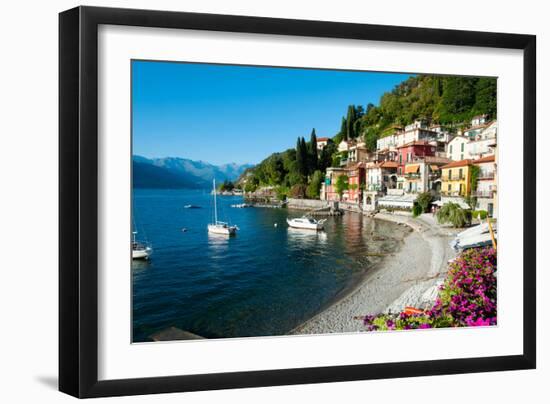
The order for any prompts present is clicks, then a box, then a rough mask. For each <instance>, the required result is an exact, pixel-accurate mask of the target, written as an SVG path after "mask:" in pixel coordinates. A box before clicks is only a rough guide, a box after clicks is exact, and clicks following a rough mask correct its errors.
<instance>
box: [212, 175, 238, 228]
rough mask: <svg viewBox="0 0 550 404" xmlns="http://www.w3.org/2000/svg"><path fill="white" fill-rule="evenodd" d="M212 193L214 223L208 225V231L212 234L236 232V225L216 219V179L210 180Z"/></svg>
mask: <svg viewBox="0 0 550 404" xmlns="http://www.w3.org/2000/svg"><path fill="white" fill-rule="evenodd" d="M212 186H213V189H212V194H213V195H214V223H210V224H209V225H208V233H212V234H225V235H226V236H233V235H235V234H237V226H230V225H229V223H227V222H221V221H219V220H218V205H217V200H216V196H217V195H216V180H215V179H214V180H212Z"/></svg>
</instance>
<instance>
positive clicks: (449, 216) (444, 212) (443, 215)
mask: <svg viewBox="0 0 550 404" xmlns="http://www.w3.org/2000/svg"><path fill="white" fill-rule="evenodd" d="M437 221H438V222H439V223H441V224H443V223H450V224H452V225H453V226H454V227H464V226H466V225H467V224H469V223H470V222H471V212H470V211H469V210H466V209H462V208H461V207H460V205H458V204H457V203H452V202H447V203H446V204H445V205H443V206H442V207H441V209H439V210H438V211H437Z"/></svg>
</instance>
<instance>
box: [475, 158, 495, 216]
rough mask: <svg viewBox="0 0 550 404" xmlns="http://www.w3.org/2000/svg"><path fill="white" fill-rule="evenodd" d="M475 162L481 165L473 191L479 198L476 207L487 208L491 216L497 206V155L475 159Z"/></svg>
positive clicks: (478, 165)
mask: <svg viewBox="0 0 550 404" xmlns="http://www.w3.org/2000/svg"><path fill="white" fill-rule="evenodd" d="M473 164H474V165H476V166H477V167H479V171H478V174H477V187H476V190H475V191H472V196H475V197H476V199H477V203H476V209H478V210H485V211H487V213H488V214H489V216H493V213H494V206H495V202H494V201H495V193H496V181H495V173H496V166H495V156H494V155H491V156H486V157H482V158H480V159H478V160H474V161H473Z"/></svg>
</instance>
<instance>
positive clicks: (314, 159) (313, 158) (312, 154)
mask: <svg viewBox="0 0 550 404" xmlns="http://www.w3.org/2000/svg"><path fill="white" fill-rule="evenodd" d="M308 146H309V149H308V154H309V170H308V171H309V173H313V172H315V170H317V169H318V168H319V158H318V156H317V134H316V133H315V128H313V130H312V131H311V137H310V140H309V144H308Z"/></svg>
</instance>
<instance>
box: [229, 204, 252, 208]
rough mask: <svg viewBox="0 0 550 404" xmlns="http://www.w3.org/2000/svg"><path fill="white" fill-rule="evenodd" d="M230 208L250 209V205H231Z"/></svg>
mask: <svg viewBox="0 0 550 404" xmlns="http://www.w3.org/2000/svg"><path fill="white" fill-rule="evenodd" d="M231 207H232V208H251V207H252V205H250V204H248V203H236V204H233V205H231Z"/></svg>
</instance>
